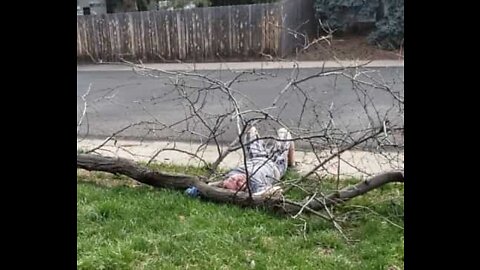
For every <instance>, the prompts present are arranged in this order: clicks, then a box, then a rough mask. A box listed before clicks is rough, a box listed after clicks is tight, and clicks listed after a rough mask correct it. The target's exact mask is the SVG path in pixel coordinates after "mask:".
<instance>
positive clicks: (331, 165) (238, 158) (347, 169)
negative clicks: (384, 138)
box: [77, 139, 404, 178]
mask: <svg viewBox="0 0 480 270" xmlns="http://www.w3.org/2000/svg"><path fill="white" fill-rule="evenodd" d="M102 142H103V140H100V139H84V140H80V139H78V140H77V149H78V150H80V149H81V150H89V149H92V148H94V147H96V146H98V145H100V144H101V143H102ZM174 147H175V148H176V149H179V150H181V151H188V152H192V153H195V152H196V150H197V149H198V147H199V145H198V144H194V143H192V144H190V143H178V142H177V143H173V142H158V141H157V142H156V141H144V142H140V141H134V140H117V142H116V143H114V142H113V141H110V142H108V143H107V144H105V145H104V146H103V147H102V148H101V149H100V150H98V151H97V152H98V153H100V154H102V155H106V156H118V157H123V158H128V159H132V160H135V161H148V160H150V158H151V157H152V156H153V155H155V153H157V152H158V151H160V150H162V149H171V148H174ZM197 155H198V156H200V157H201V158H202V159H204V160H205V161H206V162H214V161H215V160H216V158H217V157H218V151H217V148H216V147H215V146H214V145H210V146H208V147H206V149H203V150H202V151H200V152H198V153H197ZM330 155H331V154H330V153H329V151H324V152H321V153H319V156H320V159H321V160H324V159H325V158H327V157H329V156H330ZM295 156H296V158H295V159H296V161H297V166H296V169H297V170H298V171H299V172H300V173H306V172H309V171H310V170H312V169H313V168H314V167H315V166H316V165H317V164H319V162H318V160H317V158H316V157H315V155H314V154H313V153H312V152H304V151H296V152H295ZM155 162H158V163H167V164H176V165H193V166H198V165H200V166H201V165H203V163H202V162H201V161H199V160H198V159H197V158H194V157H192V156H191V155H188V154H185V153H181V152H179V151H172V150H165V151H162V152H161V153H160V154H158V156H157V157H156V158H155ZM242 162H243V158H242V152H241V150H238V151H236V152H232V153H231V154H230V155H228V156H227V157H226V158H225V159H224V161H223V162H222V163H221V164H220V167H221V168H224V169H229V168H233V167H235V166H238V165H240V164H242ZM403 163H404V155H403V153H387V154H383V155H381V154H379V153H373V152H365V151H346V152H344V153H342V155H341V160H340V161H339V159H338V158H334V159H332V161H331V162H328V163H327V164H326V165H325V166H324V168H325V169H324V170H322V169H319V170H318V171H317V173H318V174H319V175H320V176H325V175H336V174H337V172H338V171H339V172H340V176H341V177H342V178H346V177H359V178H363V177H368V176H371V175H374V174H378V173H380V172H382V171H387V170H398V169H402V168H403ZM338 166H340V167H338Z"/></svg>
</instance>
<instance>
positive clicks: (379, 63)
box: [77, 60, 404, 71]
mask: <svg viewBox="0 0 480 270" xmlns="http://www.w3.org/2000/svg"><path fill="white" fill-rule="evenodd" d="M295 63H296V64H298V66H299V68H322V67H325V68H341V67H352V66H356V65H360V64H365V67H370V68H373V67H403V66H404V61H403V60H376V61H366V60H358V61H299V62H292V61H276V62H222V63H165V64H145V65H144V66H145V67H147V68H155V69H161V70H182V71H197V70H198V71H200V70H253V69H255V70H269V69H291V68H293V67H294V64H295ZM131 69H132V68H131V67H129V66H128V65H121V64H96V65H77V71H126V70H131Z"/></svg>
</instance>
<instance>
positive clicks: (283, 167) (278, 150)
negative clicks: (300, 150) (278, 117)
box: [272, 128, 295, 176]
mask: <svg viewBox="0 0 480 270" xmlns="http://www.w3.org/2000/svg"><path fill="white" fill-rule="evenodd" d="M277 137H278V139H279V141H277V142H276V143H275V147H274V148H273V151H274V152H273V153H272V154H273V155H274V160H275V163H276V165H277V168H278V170H279V171H280V174H281V175H282V176H283V175H284V174H285V172H286V171H287V167H288V166H293V165H294V164H295V160H294V153H295V144H294V142H293V141H285V140H290V139H292V135H291V134H290V132H289V131H288V130H287V129H285V128H280V129H278V131H277Z"/></svg>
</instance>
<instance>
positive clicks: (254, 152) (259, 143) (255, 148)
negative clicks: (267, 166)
mask: <svg viewBox="0 0 480 270" xmlns="http://www.w3.org/2000/svg"><path fill="white" fill-rule="evenodd" d="M245 137H246V141H245V142H244V143H245V145H246V148H247V154H248V156H247V158H255V157H266V156H267V155H268V152H267V150H266V148H265V142H264V141H263V140H256V141H254V142H252V141H253V140H255V139H258V138H260V135H259V134H258V131H257V128H255V127H251V128H250V130H249V131H248V132H247V136H245Z"/></svg>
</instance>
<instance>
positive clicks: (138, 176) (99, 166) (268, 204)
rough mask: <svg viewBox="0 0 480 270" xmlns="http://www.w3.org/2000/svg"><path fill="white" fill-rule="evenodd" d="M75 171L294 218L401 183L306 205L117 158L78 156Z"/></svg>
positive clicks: (360, 188)
mask: <svg viewBox="0 0 480 270" xmlns="http://www.w3.org/2000/svg"><path fill="white" fill-rule="evenodd" d="M77 168H79V169H85V170H88V171H103V172H109V173H113V174H122V175H125V176H128V177H130V178H132V179H134V180H136V181H138V182H141V183H144V184H147V185H150V186H154V187H159V188H167V189H180V190H184V189H186V188H188V187H192V186H195V187H196V188H197V189H198V190H199V192H200V194H201V196H202V197H203V198H205V199H208V200H212V201H215V202H221V203H233V204H236V205H240V206H248V207H255V206H262V207H265V208H267V209H269V210H273V211H275V212H279V213H282V214H289V215H293V214H295V213H298V212H300V211H301V209H302V207H303V208H304V209H307V210H309V212H312V211H311V210H313V211H322V210H324V208H325V207H328V206H331V205H334V204H339V203H343V202H345V201H348V200H350V199H352V198H354V197H357V196H359V195H363V194H365V193H367V192H369V191H371V190H373V189H376V188H378V187H380V186H383V185H385V184H387V183H391V182H404V178H403V173H402V172H387V173H382V174H380V175H377V176H375V177H372V178H370V179H367V180H365V181H362V182H360V183H358V184H356V185H355V186H352V187H347V188H344V189H342V190H340V191H338V192H334V193H332V194H330V195H327V196H326V197H325V203H320V202H319V201H316V200H310V201H309V202H308V203H307V204H305V203H301V202H294V201H289V200H285V199H284V198H283V196H279V197H278V196H262V195H253V196H251V197H250V196H249V194H248V193H247V192H236V191H233V190H228V189H223V188H218V187H215V186H211V185H208V184H207V183H205V182H204V181H203V179H201V178H200V177H197V176H191V175H181V174H169V173H164V172H159V171H155V170H152V169H150V168H148V167H146V166H142V165H139V164H137V163H135V162H133V161H131V160H128V159H125V158H119V157H106V156H101V155H94V154H77Z"/></svg>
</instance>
